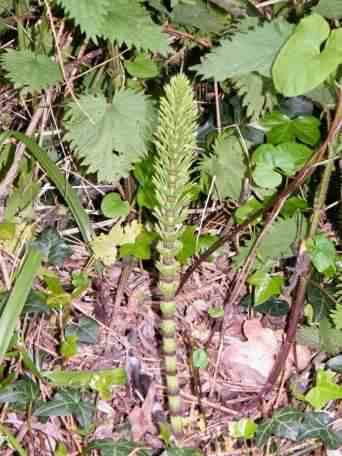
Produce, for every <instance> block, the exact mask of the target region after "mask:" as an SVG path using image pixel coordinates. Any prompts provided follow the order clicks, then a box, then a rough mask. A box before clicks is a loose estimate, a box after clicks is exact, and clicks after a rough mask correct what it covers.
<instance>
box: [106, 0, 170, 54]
mask: <svg viewBox="0 0 342 456" xmlns="http://www.w3.org/2000/svg"><path fill="white" fill-rule="evenodd" d="M103 36H104V37H105V38H108V39H109V40H113V41H115V42H117V43H118V44H119V45H121V44H122V43H125V44H126V45H127V46H128V47H131V46H134V47H136V48H138V49H143V50H144V49H146V50H150V51H153V52H159V53H160V54H163V55H166V54H167V52H168V50H169V45H168V41H167V35H166V34H165V33H163V31H162V28H161V27H160V26H159V25H157V24H155V23H154V22H153V21H152V19H151V16H150V14H149V13H148V12H147V10H146V9H145V8H144V7H143V6H142V5H141V2H140V1H139V0H130V1H129V2H127V0H115V2H113V1H111V2H110V3H109V8H108V11H107V13H106V15H105V23H104V27H103Z"/></svg>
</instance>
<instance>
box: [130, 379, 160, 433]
mask: <svg viewBox="0 0 342 456" xmlns="http://www.w3.org/2000/svg"><path fill="white" fill-rule="evenodd" d="M155 395H156V387H155V384H154V383H152V384H151V386H150V388H149V390H148V393H147V396H146V398H145V400H144V403H143V404H142V406H141V407H139V406H136V407H134V409H133V410H132V411H131V413H130V414H129V416H128V420H129V422H130V425H131V428H132V437H133V440H134V441H139V440H141V439H142V438H143V437H144V435H145V434H146V433H147V432H150V433H152V434H154V433H155V432H156V428H155V426H154V424H153V422H152V410H153V406H154V402H155Z"/></svg>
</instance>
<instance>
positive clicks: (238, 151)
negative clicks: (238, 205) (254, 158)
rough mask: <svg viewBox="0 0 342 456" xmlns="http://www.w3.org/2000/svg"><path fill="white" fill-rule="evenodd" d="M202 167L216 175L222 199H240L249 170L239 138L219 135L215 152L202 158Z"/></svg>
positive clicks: (203, 169) (210, 174)
mask: <svg viewBox="0 0 342 456" xmlns="http://www.w3.org/2000/svg"><path fill="white" fill-rule="evenodd" d="M200 168H201V171H202V172H204V173H206V174H208V175H209V176H210V177H212V178H214V176H215V177H216V179H215V186H216V188H217V191H218V194H219V197H220V198H221V199H225V198H232V199H234V200H235V201H238V199H239V197H240V194H241V191H242V188H243V181H244V178H245V176H246V173H247V170H248V168H247V164H246V157H245V154H244V151H243V148H242V145H241V143H240V141H239V139H238V138H236V137H235V136H227V135H225V134H223V135H222V136H219V137H218V138H217V140H216V142H215V145H214V152H213V154H212V155H211V156H209V157H205V158H204V159H203V160H202V162H201V165H200Z"/></svg>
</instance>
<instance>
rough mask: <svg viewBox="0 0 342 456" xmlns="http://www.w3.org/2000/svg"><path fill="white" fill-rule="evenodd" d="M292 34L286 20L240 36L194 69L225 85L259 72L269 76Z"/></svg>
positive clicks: (291, 28)
mask: <svg viewBox="0 0 342 456" xmlns="http://www.w3.org/2000/svg"><path fill="white" fill-rule="evenodd" d="M292 31H293V26H292V25H291V24H289V23H288V22H286V21H284V20H283V19H280V20H275V21H272V22H266V23H265V24H264V25H262V26H259V27H256V28H255V29H254V30H249V31H248V32H247V33H237V34H235V35H234V36H233V38H232V39H231V40H230V39H225V40H224V41H222V42H221V46H220V47H218V48H214V49H213V50H212V51H211V52H210V53H209V54H207V56H206V57H205V58H204V60H203V61H202V63H201V64H200V65H195V66H194V67H192V69H194V70H195V71H197V72H198V73H199V74H200V75H202V76H203V77H204V78H206V79H209V78H214V79H216V80H217V81H224V80H225V79H227V78H232V77H236V76H240V75H243V74H247V73H250V72H251V71H257V72H258V73H260V74H262V75H264V76H268V77H269V76H270V72H271V66H272V64H273V60H274V58H275V57H276V55H277V54H278V52H279V50H280V48H281V47H282V46H283V44H284V43H285V42H286V40H287V39H288V38H289V36H290V35H291V33H292Z"/></svg>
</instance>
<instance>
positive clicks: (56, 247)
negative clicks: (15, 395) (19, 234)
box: [33, 227, 72, 291]
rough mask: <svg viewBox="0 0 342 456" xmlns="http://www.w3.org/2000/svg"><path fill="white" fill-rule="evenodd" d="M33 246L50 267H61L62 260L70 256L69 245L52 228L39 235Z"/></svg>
mask: <svg viewBox="0 0 342 456" xmlns="http://www.w3.org/2000/svg"><path fill="white" fill-rule="evenodd" d="M33 244H34V245H35V246H36V247H37V248H38V249H39V250H40V251H41V252H42V253H43V254H44V257H45V261H46V262H47V263H48V264H51V265H56V266H61V265H62V264H63V262H64V260H65V259H66V258H69V257H70V256H71V254H72V249H71V247H70V245H69V244H67V243H66V242H65V241H64V239H63V238H62V237H61V236H60V235H59V234H58V232H57V230H56V229H55V228H52V227H48V228H46V229H45V230H44V231H43V232H42V233H40V235H39V236H38V238H37V239H36V240H35V241H34V242H33ZM61 290H62V289H61ZM61 290H60V291H61ZM62 291H64V290H62Z"/></svg>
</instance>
